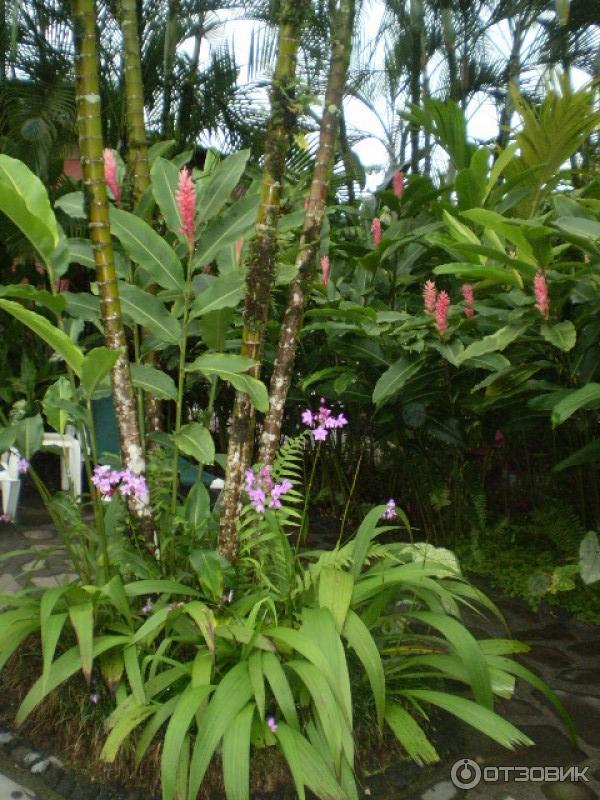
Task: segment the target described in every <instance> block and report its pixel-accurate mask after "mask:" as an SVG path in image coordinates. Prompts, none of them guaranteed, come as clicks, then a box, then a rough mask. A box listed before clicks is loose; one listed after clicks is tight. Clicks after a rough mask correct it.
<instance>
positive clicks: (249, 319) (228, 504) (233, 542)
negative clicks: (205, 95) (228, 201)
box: [219, 0, 306, 561]
mask: <svg viewBox="0 0 600 800" xmlns="http://www.w3.org/2000/svg"><path fill="white" fill-rule="evenodd" d="M305 10H306V2H305V0H283V2H282V4H281V9H280V12H279V38H278V48H277V64H276V67H275V72H274V75H273V81H272V85H271V97H270V100H271V114H270V119H269V127H268V130H267V136H266V141H265V163H264V174H263V179H262V187H261V194H260V203H259V208H258V217H257V221H256V229H255V233H254V237H253V239H252V241H251V243H250V247H249V255H248V275H247V281H246V299H245V307H244V330H243V334H242V350H241V352H242V354H243V355H245V356H248V357H249V358H252V359H254V360H255V361H257V362H259V361H260V357H261V351H262V341H263V335H264V328H265V325H266V322H267V315H268V311H269V299H270V296H271V288H272V285H273V281H274V277H275V263H276V256H277V219H278V216H279V207H280V199H281V188H282V184H283V177H284V171H285V157H286V154H287V151H288V148H289V146H290V141H291V135H292V132H293V129H294V126H295V121H296V110H295V107H294V102H293V97H294V86H295V82H296V61H297V55H298V45H299V35H300V29H301V26H302V22H303V18H304V15H305ZM259 369H260V365H257V367H256V368H254V369H252V370H251V372H250V374H251V375H252V376H253V377H258V374H259ZM253 434H254V408H253V406H252V404H251V402H250V399H249V398H248V396H247V395H246V394H243V393H241V392H238V393H237V394H236V398H235V404H234V409H233V419H232V422H231V426H230V431H229V447H228V452H227V470H226V479H225V490H224V493H223V503H222V506H221V524H220V531H219V550H220V552H221V553H222V554H223V555H224V556H225V557H226V558H228V559H229V560H230V561H234V560H235V557H236V554H237V527H236V526H237V519H238V516H239V511H240V506H241V495H242V485H243V480H244V472H245V470H246V468H247V467H248V465H249V464H250V459H251V456H252V453H251V451H252V443H253V441H252V440H253Z"/></svg>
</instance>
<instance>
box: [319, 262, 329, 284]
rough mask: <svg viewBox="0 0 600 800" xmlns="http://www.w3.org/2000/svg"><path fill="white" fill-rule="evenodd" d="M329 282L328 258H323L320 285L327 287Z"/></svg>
mask: <svg viewBox="0 0 600 800" xmlns="http://www.w3.org/2000/svg"><path fill="white" fill-rule="evenodd" d="M328 281H329V256H323V258H322V259H321V283H322V284H323V286H327V283H328Z"/></svg>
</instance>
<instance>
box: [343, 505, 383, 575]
mask: <svg viewBox="0 0 600 800" xmlns="http://www.w3.org/2000/svg"><path fill="white" fill-rule="evenodd" d="M384 511H385V506H384V505H381V506H376V507H375V508H372V509H371V510H370V511H369V513H368V514H367V516H366V517H365V518H364V520H363V521H362V522H361V524H360V527H359V529H358V531H357V533H356V536H355V537H354V547H353V548H352V567H351V568H350V573H351V574H352V576H353V578H354V579H356V578H358V576H359V575H360V573H361V570H362V568H363V565H364V563H365V558H366V555H367V552H368V550H369V545H370V544H371V541H372V540H373V538H374V537H375V535H376V533H379V531H377V523H378V522H379V520H380V519H381V515H382V514H383V512H384Z"/></svg>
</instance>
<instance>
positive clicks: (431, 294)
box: [423, 281, 437, 314]
mask: <svg viewBox="0 0 600 800" xmlns="http://www.w3.org/2000/svg"><path fill="white" fill-rule="evenodd" d="M436 300H437V289H436V287H435V281H425V286H423V305H424V307H425V313H426V314H433V312H434V311H435V301H436Z"/></svg>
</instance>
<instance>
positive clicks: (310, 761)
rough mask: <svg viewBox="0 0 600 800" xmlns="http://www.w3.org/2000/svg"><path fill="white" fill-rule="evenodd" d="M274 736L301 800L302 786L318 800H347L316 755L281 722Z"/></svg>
mask: <svg viewBox="0 0 600 800" xmlns="http://www.w3.org/2000/svg"><path fill="white" fill-rule="evenodd" d="M275 735H276V736H277V740H278V741H279V744H280V746H281V749H282V751H283V755H284V756H285V759H286V761H287V762H288V765H289V767H290V771H291V773H292V777H293V779H294V784H295V786H296V792H297V793H298V797H299V798H300V800H304V798H305V793H304V787H305V786H308V788H309V789H310V790H311V792H314V794H316V795H317V797H319V798H320V800H346V793H345V792H344V790H343V789H342V787H341V786H340V785H339V784H338V782H337V781H336V779H335V776H334V774H333V772H332V771H331V770H330V769H329V767H328V766H327V763H326V762H325V760H324V759H323V757H322V756H321V754H320V753H319V751H318V750H317V749H316V748H315V747H313V746H312V745H311V743H310V742H308V741H307V740H306V739H305V738H304V736H302V735H301V734H300V733H298V731H295V730H294V729H293V728H290V727H288V726H287V725H286V724H285V723H284V722H281V723H279V725H278V728H277V733H276V734H275Z"/></svg>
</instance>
